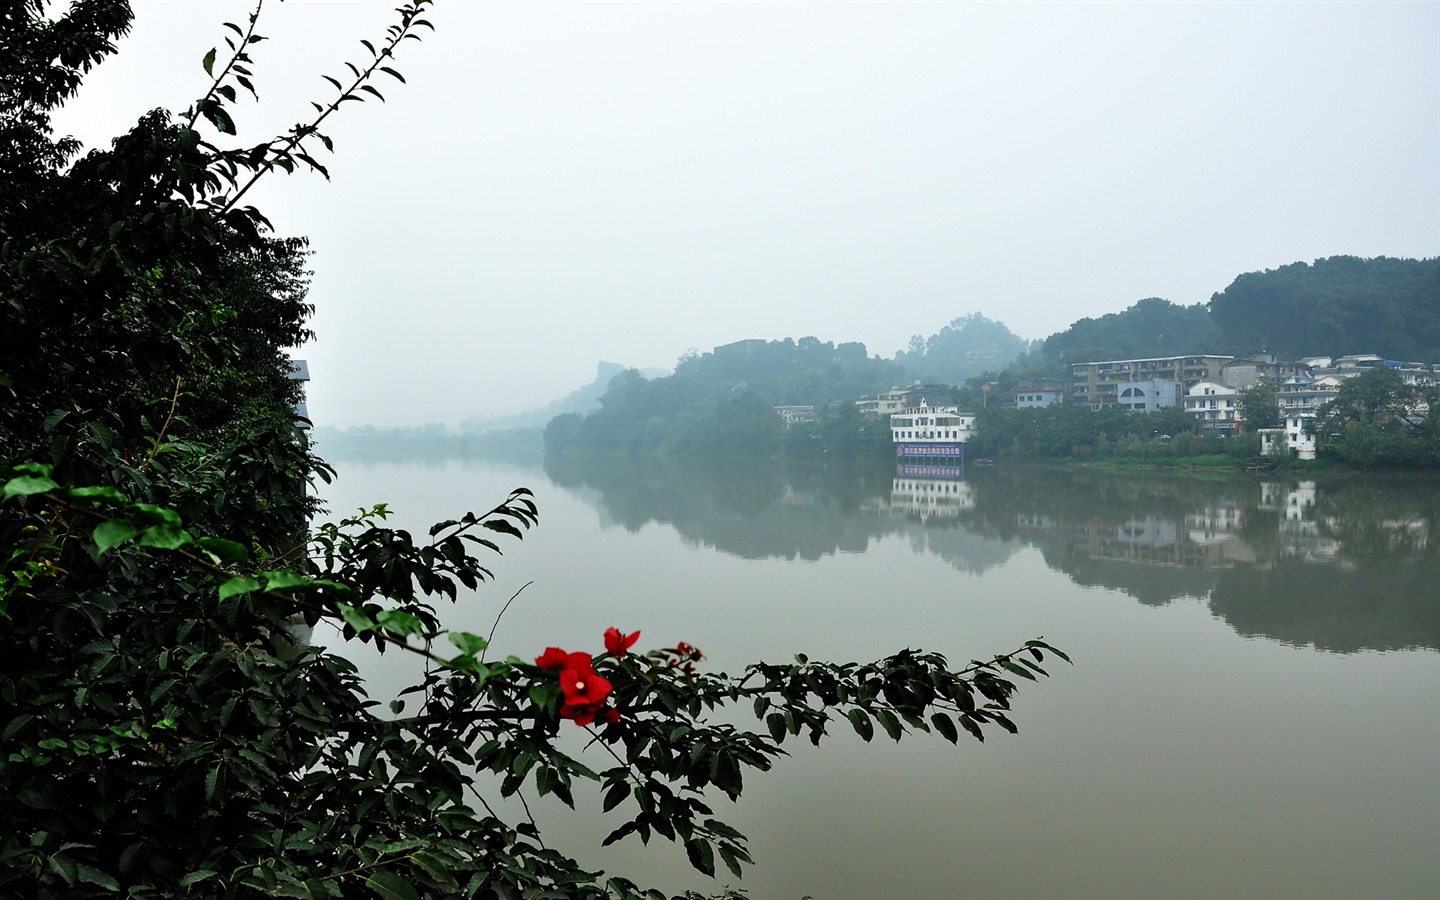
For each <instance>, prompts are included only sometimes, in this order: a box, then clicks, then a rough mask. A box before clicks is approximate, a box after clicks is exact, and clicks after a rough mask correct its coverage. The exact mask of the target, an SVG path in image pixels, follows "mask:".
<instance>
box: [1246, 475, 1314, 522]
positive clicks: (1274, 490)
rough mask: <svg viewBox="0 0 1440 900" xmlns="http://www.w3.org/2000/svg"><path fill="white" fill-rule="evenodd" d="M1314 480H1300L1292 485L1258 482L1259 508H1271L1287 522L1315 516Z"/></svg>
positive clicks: (1300, 520) (1311, 518) (1310, 518)
mask: <svg viewBox="0 0 1440 900" xmlns="http://www.w3.org/2000/svg"><path fill="white" fill-rule="evenodd" d="M1316 493H1317V491H1316V489H1315V482H1313V481H1302V482H1300V483H1298V484H1296V485H1294V486H1291V485H1288V484H1283V483H1281V482H1278V481H1262V482H1260V508H1261V509H1273V510H1276V511H1277V512H1279V513H1280V517H1281V518H1282V519H1284V520H1286V521H1289V522H1303V521H1307V520H1313V519H1314V518H1315V497H1316Z"/></svg>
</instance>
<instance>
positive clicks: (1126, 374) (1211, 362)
mask: <svg viewBox="0 0 1440 900" xmlns="http://www.w3.org/2000/svg"><path fill="white" fill-rule="evenodd" d="M1234 358H1235V357H1233V356H1217V355H1213V354H1206V355H1203V356H1164V357H1153V358H1150V359H1112V360H1105V361H1103V362H1086V363H1073V364H1072V365H1071V366H1070V402H1071V403H1072V404H1074V405H1076V406H1080V405H1084V406H1089V407H1090V408H1091V409H1100V408H1102V407H1106V406H1123V407H1125V408H1127V409H1146V410H1153V409H1156V408H1158V407H1160V406H1174V405H1175V404H1176V403H1177V402H1178V399H1179V398H1180V397H1183V396H1184V395H1185V394H1186V392H1187V391H1189V389H1190V388H1192V387H1194V386H1195V385H1197V384H1199V383H1200V382H1202V381H1219V380H1220V370H1221V368H1222V367H1223V366H1224V365H1225V364H1226V363H1228V362H1230V361H1231V360H1233V359H1234ZM1165 384H1168V385H1170V388H1169V389H1168V390H1166V389H1165V388H1164V387H1163V385H1165ZM1156 392H1158V393H1159V394H1160V396H1159V397H1157V396H1155V394H1156Z"/></svg>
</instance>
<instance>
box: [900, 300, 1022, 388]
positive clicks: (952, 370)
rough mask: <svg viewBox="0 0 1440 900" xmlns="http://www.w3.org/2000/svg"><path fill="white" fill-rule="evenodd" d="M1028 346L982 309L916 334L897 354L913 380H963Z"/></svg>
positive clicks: (1003, 364)
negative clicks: (927, 334)
mask: <svg viewBox="0 0 1440 900" xmlns="http://www.w3.org/2000/svg"><path fill="white" fill-rule="evenodd" d="M1026 349H1027V343H1026V341H1025V339H1024V338H1021V337H1018V336H1016V335H1015V334H1014V333H1013V332H1011V331H1010V329H1009V328H1006V327H1005V325H1004V324H1003V323H1001V322H997V321H995V320H994V319H987V318H986V317H985V316H983V315H981V314H980V313H978V312H977V313H971V314H969V315H967V316H961V317H960V318H958V319H955V320H954V321H952V322H951V323H950V324H949V325H946V326H945V327H944V328H941V329H940V331H939V332H937V333H936V334H932V335H930V337H928V338H922V337H921V336H920V335H918V334H917V335H915V336H914V337H913V338H911V339H910V347H909V349H907V350H901V351H900V352H899V353H897V354H895V362H897V363H899V364H900V365H901V366H902V367H903V368H904V369H905V372H906V373H907V374H908V375H909V376H910V378H909V380H910V381H920V382H925V383H927V384H937V383H938V384H960V383H962V382H964V381H965V379H967V378H971V377H973V376H975V375H979V374H981V373H983V372H994V371H998V370H1000V369H1003V368H1005V367H1006V366H1008V365H1009V364H1010V363H1011V362H1012V361H1013V360H1014V359H1015V358H1016V357H1018V356H1020V355H1021V354H1023V353H1024V352H1025V351H1026Z"/></svg>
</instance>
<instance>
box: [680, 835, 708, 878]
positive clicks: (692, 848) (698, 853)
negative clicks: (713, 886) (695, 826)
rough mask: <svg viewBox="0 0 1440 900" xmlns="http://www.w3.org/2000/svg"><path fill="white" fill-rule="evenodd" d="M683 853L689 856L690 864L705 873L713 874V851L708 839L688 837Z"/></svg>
mask: <svg viewBox="0 0 1440 900" xmlns="http://www.w3.org/2000/svg"><path fill="white" fill-rule="evenodd" d="M685 855H686V856H689V857H690V865H692V866H694V867H695V868H697V869H699V870H700V871H701V872H704V873H705V874H706V875H710V876H712V877H713V876H714V875H715V851H714V850H713V849H711V847H710V842H709V841H706V840H703V839H701V838H690V839H689V840H687V841H686V842H685Z"/></svg>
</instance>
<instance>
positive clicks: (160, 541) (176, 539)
mask: <svg viewBox="0 0 1440 900" xmlns="http://www.w3.org/2000/svg"><path fill="white" fill-rule="evenodd" d="M135 543H137V544H139V545H140V546H142V547H155V548H157V549H160V550H179V549H181V548H182V547H189V546H190V545H192V544H194V543H195V538H193V537H191V536H190V532H188V531H186V530H185V529H183V528H180V527H178V526H176V525H151V526H150V527H149V528H146V529H145V530H144V531H141V532H140V533H139V534H138V535H136V537H135Z"/></svg>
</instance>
